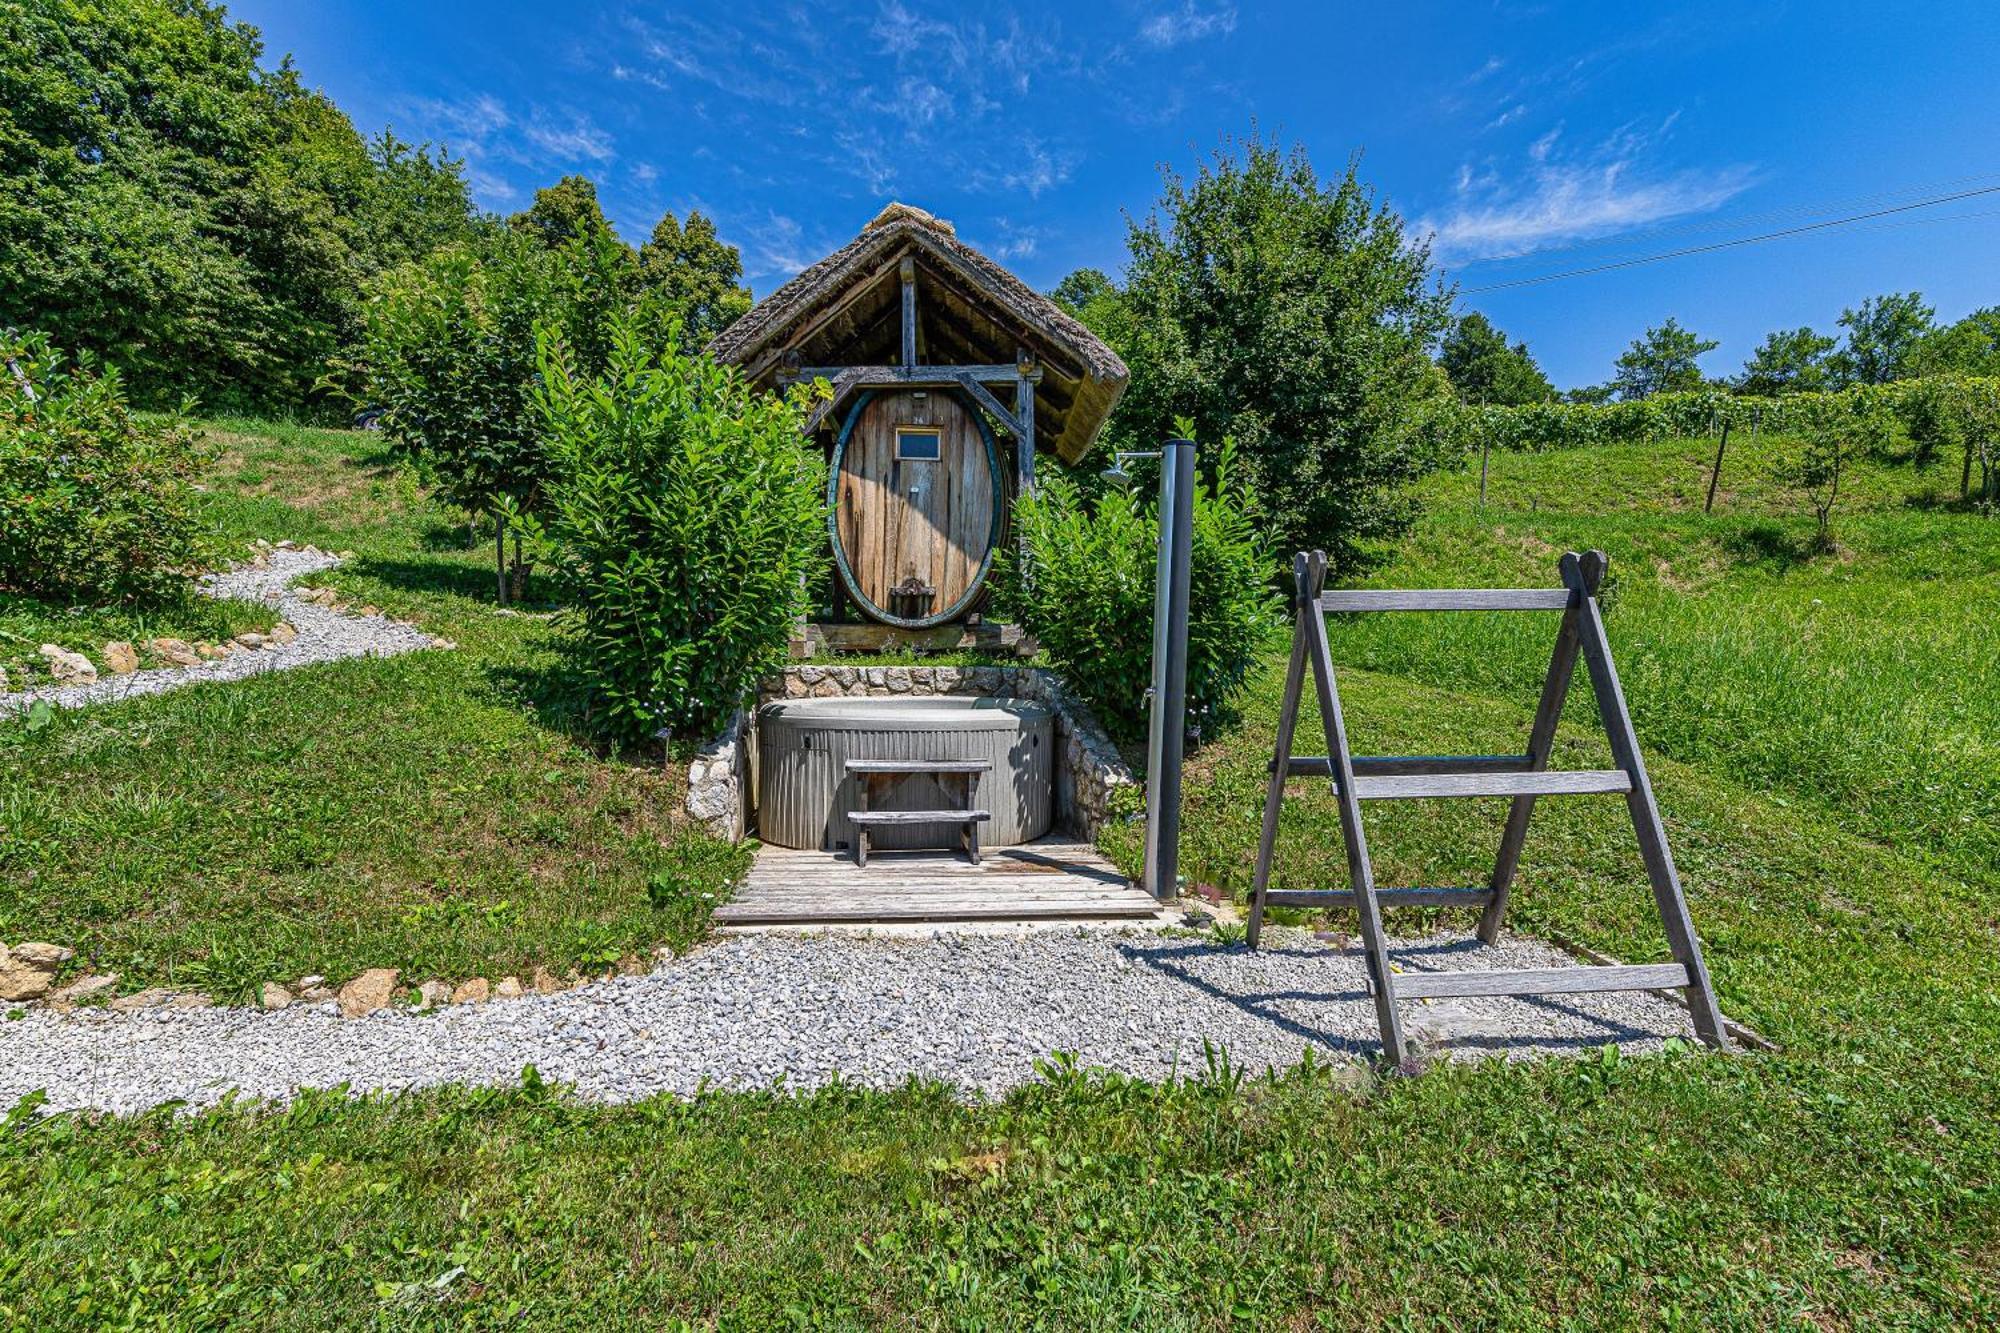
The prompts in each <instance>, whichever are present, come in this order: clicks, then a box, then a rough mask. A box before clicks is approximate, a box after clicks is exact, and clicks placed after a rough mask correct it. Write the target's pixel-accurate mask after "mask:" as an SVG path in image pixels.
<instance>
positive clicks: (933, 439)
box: [896, 426, 943, 463]
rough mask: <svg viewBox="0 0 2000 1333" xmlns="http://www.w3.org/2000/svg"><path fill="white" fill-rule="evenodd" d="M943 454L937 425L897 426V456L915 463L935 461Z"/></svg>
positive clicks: (900, 459)
mask: <svg viewBox="0 0 2000 1333" xmlns="http://www.w3.org/2000/svg"><path fill="white" fill-rule="evenodd" d="M942 456H943V445H942V442H941V441H940V440H939V429H938V427H936V426H898V427H896V458H897V459H898V460H899V461H903V460H907V461H909V462H913V463H935V462H937V461H938V459H939V458H941V457H942Z"/></svg>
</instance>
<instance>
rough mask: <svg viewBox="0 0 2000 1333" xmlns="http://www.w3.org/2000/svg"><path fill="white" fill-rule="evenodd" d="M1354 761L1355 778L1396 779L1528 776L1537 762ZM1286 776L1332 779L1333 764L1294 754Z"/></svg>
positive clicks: (1452, 758) (1410, 757) (1430, 757)
mask: <svg viewBox="0 0 2000 1333" xmlns="http://www.w3.org/2000/svg"><path fill="white" fill-rule="evenodd" d="M1272 762H1273V763H1275V762H1276V761H1275V760H1273V761H1272ZM1352 762H1353V764H1354V775H1355V776H1356V777H1395V776H1400V775H1402V774H1406V773H1525V772H1527V771H1528V770H1529V768H1531V767H1532V766H1533V762H1534V761H1533V760H1531V759H1529V758H1528V756H1527V755H1524V754H1400V755H1368V756H1366V757H1361V756H1357V757H1356V758H1355V759H1354V760H1353V761H1352ZM1270 768H1271V765H1270V764H1265V765H1264V769H1265V771H1266V772H1269V771H1270ZM1286 775H1287V776H1288V777H1294V778H1330V777H1332V776H1333V765H1332V764H1331V763H1330V762H1328V760H1327V757H1326V756H1325V755H1323V754H1301V755H1293V756H1292V761H1291V765H1290V767H1289V768H1287V769H1286Z"/></svg>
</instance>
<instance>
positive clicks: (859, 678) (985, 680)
mask: <svg viewBox="0 0 2000 1333" xmlns="http://www.w3.org/2000/svg"><path fill="white" fill-rule="evenodd" d="M906 694H915V695H934V694H957V695H977V696H985V697H992V698H1001V699H1025V700H1028V701H1029V702H1032V703H1038V704H1042V705H1045V706H1046V707H1047V708H1048V709H1049V710H1050V711H1051V712H1053V713H1054V714H1055V721H1056V738H1057V741H1058V742H1059V750H1058V754H1057V763H1056V790H1055V817H1056V824H1057V826H1058V827H1059V828H1062V829H1065V830H1067V831H1069V832H1070V833H1071V834H1073V835H1075V836H1077V837H1081V838H1085V839H1092V838H1095V837H1096V836H1097V831H1098V829H1100V828H1101V827H1103V825H1104V824H1105V822H1106V821H1107V820H1109V819H1110V818H1111V816H1112V805H1113V803H1114V798H1115V797H1116V796H1117V794H1118V793H1119V792H1120V791H1132V792H1135V793H1136V792H1137V791H1138V780H1137V779H1136V778H1134V777H1133V775H1132V770H1131V769H1130V768H1129V767H1127V766H1126V763H1125V760H1124V759H1123V758H1122V757H1121V756H1120V755H1119V753H1118V748H1117V747H1116V746H1115V745H1113V744H1112V743H1111V738H1110V737H1109V736H1106V735H1105V734H1104V729H1103V728H1102V727H1100V726H1099V725H1098V723H1097V719H1096V717H1095V716H1093V715H1092V714H1091V711H1090V709H1089V708H1088V707H1086V706H1085V705H1084V703H1083V702H1082V701H1081V700H1080V699H1077V698H1076V697H1075V696H1074V695H1073V694H1071V692H1070V690H1069V688H1068V687H1067V686H1065V685H1064V684H1063V682H1062V680H1061V679H1060V678H1059V677H1058V676H1056V675H1055V674H1054V673H1053V672H1050V671H1045V670H1043V669H1042V668H1040V667H925V666H892V667H882V666H817V665H808V666H795V667H788V668H786V669H785V670H784V671H782V672H780V673H779V674H777V675H775V676H769V677H766V678H765V679H764V680H762V681H759V682H758V685H757V702H758V703H759V704H764V703H769V702H770V701H772V700H774V699H831V698H837V697H840V696H858V697H866V696H870V695H877V696H887V695H906ZM754 743H755V736H754V728H752V727H751V726H750V725H749V714H748V713H747V712H739V713H738V714H737V715H736V716H735V718H734V719H732V721H731V723H730V725H729V728H728V730H726V731H725V732H724V733H723V734H722V735H721V736H719V737H717V738H716V739H715V740H713V741H711V742H710V743H709V744H708V745H706V746H704V747H703V748H702V750H701V752H700V753H699V754H698V755H697V756H696V757H695V759H694V761H693V762H692V763H691V764H689V765H688V795H687V811H688V814H689V815H691V816H693V817H694V818H695V819H697V820H699V821H700V822H701V823H702V824H704V825H705V826H706V827H707V828H708V829H709V831H710V832H712V833H714V834H715V835H716V836H717V837H722V838H728V839H730V840H731V841H737V840H739V839H741V838H742V837H743V836H744V832H745V830H746V829H747V827H748V826H749V823H750V819H749V811H748V806H749V803H750V799H751V791H750V763H749V759H750V747H751V745H753V744H754Z"/></svg>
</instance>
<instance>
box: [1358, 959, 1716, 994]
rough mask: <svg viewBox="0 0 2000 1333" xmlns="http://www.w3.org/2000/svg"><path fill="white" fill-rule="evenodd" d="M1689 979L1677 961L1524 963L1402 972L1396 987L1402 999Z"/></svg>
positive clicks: (1615, 987) (1644, 986) (1570, 990)
mask: <svg viewBox="0 0 2000 1333" xmlns="http://www.w3.org/2000/svg"><path fill="white" fill-rule="evenodd" d="M1687 984H1688V970H1687V968H1685V967H1683V966H1682V965H1681V964H1679V963H1642V964H1639V965H1637V966H1626V967H1524V968H1514V969H1506V970H1496V971H1492V972H1403V973H1399V974H1398V975H1397V977H1396V992H1397V994H1399V995H1401V996H1402V997H1403V998H1404V999H1406V1000H1434V999H1442V998H1445V997H1448V996H1467V995H1580V994H1584V993H1587V992H1591V991H1627V990H1659V989H1661V988H1662V987H1668V986H1685V985H1687Z"/></svg>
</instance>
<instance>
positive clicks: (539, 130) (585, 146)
mask: <svg viewBox="0 0 2000 1333" xmlns="http://www.w3.org/2000/svg"><path fill="white" fill-rule="evenodd" d="M521 133H522V134H523V135H525V136H526V138H527V140H528V142H529V143H531V144H533V145H535V147H537V148H539V149H541V150H542V151H543V152H545V153H547V154H548V155H549V156H551V157H557V158H561V159H563V160H565V161H570V162H574V161H576V160H578V159H579V158H589V159H591V160H592V161H594V162H609V161H610V160H611V159H612V158H613V157H615V156H616V155H617V154H616V151H615V150H614V149H613V147H612V145H611V136H610V135H608V134H606V133H605V132H604V131H603V130H600V129H598V128H597V126H595V125H593V124H591V123H590V118H589V117H588V116H583V115H579V114H577V113H575V112H571V113H570V114H569V115H568V116H567V117H566V118H565V119H564V120H563V121H562V122H560V123H558V122H556V121H554V120H552V119H551V118H550V117H548V116H547V115H545V114H544V113H542V112H541V111H539V110H537V111H536V112H535V116H534V119H533V120H531V121H530V122H529V123H528V124H527V125H526V126H524V127H523V128H522V131H521Z"/></svg>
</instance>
